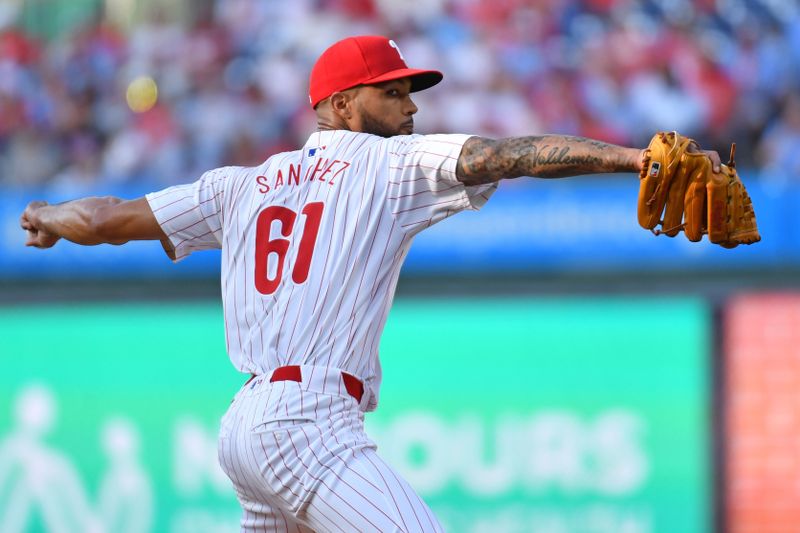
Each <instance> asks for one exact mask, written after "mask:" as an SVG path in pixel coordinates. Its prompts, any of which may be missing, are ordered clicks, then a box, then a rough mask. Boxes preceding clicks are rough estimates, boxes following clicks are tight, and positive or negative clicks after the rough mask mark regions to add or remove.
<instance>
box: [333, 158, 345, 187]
mask: <svg viewBox="0 0 800 533" xmlns="http://www.w3.org/2000/svg"><path fill="white" fill-rule="evenodd" d="M334 162H338V163H341V164H342V168H340V169H339V170H337V171H336V172H334V173H333V176H331V180H330V181H329V182H328V185H333V180H334V179H335V178H336V176H338V175H339V174H341V173H342V172H344V171H345V170H346V169H347V167H349V166H350V163H348V162H347V161H339V160H336V161H334Z"/></svg>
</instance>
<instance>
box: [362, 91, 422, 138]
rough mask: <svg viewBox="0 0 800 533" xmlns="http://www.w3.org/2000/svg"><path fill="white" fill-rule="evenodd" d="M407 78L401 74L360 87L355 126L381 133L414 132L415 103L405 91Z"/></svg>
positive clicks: (405, 133)
mask: <svg viewBox="0 0 800 533" xmlns="http://www.w3.org/2000/svg"><path fill="white" fill-rule="evenodd" d="M410 91H411V80H409V79H408V78H402V79H399V80H392V81H388V82H384V83H379V84H376V85H366V86H363V87H362V88H361V91H360V94H359V97H360V98H358V105H357V110H358V115H359V121H358V122H359V124H358V129H359V130H360V131H363V132H364V133H371V134H373V135H379V136H381V137H393V136H395V135H411V134H412V133H414V114H415V113H416V112H417V110H418V109H417V106H416V105H415V104H414V102H413V101H412V100H411V97H410V95H409V93H410Z"/></svg>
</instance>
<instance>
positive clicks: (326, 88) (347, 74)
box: [308, 35, 444, 108]
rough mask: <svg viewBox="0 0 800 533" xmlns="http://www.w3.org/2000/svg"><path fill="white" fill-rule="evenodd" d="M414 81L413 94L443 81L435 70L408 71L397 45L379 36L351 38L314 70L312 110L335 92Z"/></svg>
mask: <svg viewBox="0 0 800 533" xmlns="http://www.w3.org/2000/svg"><path fill="white" fill-rule="evenodd" d="M406 77H408V78H411V92H415V91H421V90H423V89H427V88H429V87H433V86H434V85H436V84H437V83H439V82H440V81H442V78H443V77H444V76H443V75H442V73H441V72H438V71H436V70H419V69H413V68H408V65H406V62H405V59H403V55H402V54H401V53H400V49H399V48H398V47H397V44H396V43H395V42H394V41H392V40H391V39H387V38H386V37H381V36H379V35H361V36H358V37H348V38H347V39H343V40H341V41H339V42H337V43H334V44H333V45H331V46H330V47H329V48H328V49H327V50H325V51H324V52H322V55H321V56H319V59H317V62H316V63H315V64H314V68H312V69H311V79H310V82H309V92H308V99H309V100H310V101H311V107H314V108H316V107H317V104H318V103H320V102H321V101H323V100H324V99H326V98H328V97H329V96H330V95H332V94H333V93H335V92H338V91H344V90H345V89H350V88H352V87H355V86H357V85H370V84H374V83H381V82H384V81H391V80H397V79H400V78H406Z"/></svg>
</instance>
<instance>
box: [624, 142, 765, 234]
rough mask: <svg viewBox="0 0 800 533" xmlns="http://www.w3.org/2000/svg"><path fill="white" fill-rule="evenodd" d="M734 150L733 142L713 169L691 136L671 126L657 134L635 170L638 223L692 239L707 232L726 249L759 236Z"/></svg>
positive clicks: (751, 205) (655, 230)
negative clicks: (727, 155)
mask: <svg viewBox="0 0 800 533" xmlns="http://www.w3.org/2000/svg"><path fill="white" fill-rule="evenodd" d="M735 151H736V144H734V145H733V146H731V157H730V160H729V161H728V164H727V165H722V171H721V172H720V173H715V172H713V170H712V164H711V159H709V157H708V156H707V155H706V154H705V153H703V152H702V151H700V150H699V147H698V145H697V143H696V142H695V141H694V140H693V139H689V138H688V137H684V136H683V135H680V134H679V133H678V132H674V131H673V132H670V133H665V132H660V133H657V134H655V135H654V136H653V138H652V139H651V140H650V145H649V146H648V148H647V150H645V156H644V162H643V165H642V171H641V173H640V175H639V178H640V181H639V210H638V211H639V212H638V215H639V225H641V226H642V227H643V228H645V229H649V230H651V231H652V232H653V233H654V234H656V235H660V234H662V233H663V234H665V235H668V236H670V237H674V236H675V235H677V234H678V233H680V231H681V230H683V232H684V233H685V234H686V238H687V239H689V240H690V241H692V242H697V241H699V240H700V239H702V238H703V234H708V240H709V241H711V242H712V243H714V244H719V245H720V246H724V247H726V248H733V247H735V246H737V245H739V244H752V243H754V242H758V241H760V240H761V236H760V235H759V234H758V227H757V226H756V215H755V212H754V211H753V202H752V201H751V200H750V195H748V194H747V189H745V187H744V184H743V183H742V180H740V179H739V175H738V174H737V173H736V164H735V163H734V161H733V157H734V154H735ZM662 215H663V218H662ZM659 224H661V228H660V229H656V226H658V225H659Z"/></svg>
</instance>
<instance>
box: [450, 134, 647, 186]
mask: <svg viewBox="0 0 800 533" xmlns="http://www.w3.org/2000/svg"><path fill="white" fill-rule="evenodd" d="M642 152H643V151H642V150H640V149H638V148H625V147H623V146H616V145H613V144H606V143H604V142H600V141H595V140H593V139H586V138H584V137H571V136H565V135H542V136H538V137H514V138H510V139H501V140H493V139H486V138H483V137H472V138H470V139H469V140H467V142H466V143H465V144H464V148H463V149H462V150H461V155H460V156H459V158H458V166H457V167H456V168H457V170H456V176H457V177H458V180H459V181H461V182H462V183H464V184H465V185H479V184H481V183H492V182H495V181H499V180H501V179H508V178H518V177H520V176H536V177H539V178H564V177H567V176H577V175H579V174H595V173H604V172H639V169H640V168H641V164H642Z"/></svg>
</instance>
